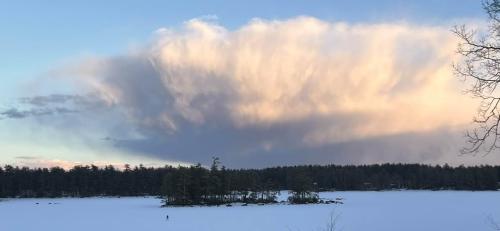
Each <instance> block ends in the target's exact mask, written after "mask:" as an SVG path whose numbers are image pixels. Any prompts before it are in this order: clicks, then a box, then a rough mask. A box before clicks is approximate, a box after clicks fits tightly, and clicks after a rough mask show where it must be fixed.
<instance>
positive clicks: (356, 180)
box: [0, 158, 500, 205]
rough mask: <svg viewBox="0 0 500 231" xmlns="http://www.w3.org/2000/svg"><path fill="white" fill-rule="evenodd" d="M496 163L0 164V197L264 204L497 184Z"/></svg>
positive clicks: (488, 187)
mask: <svg viewBox="0 0 500 231" xmlns="http://www.w3.org/2000/svg"><path fill="white" fill-rule="evenodd" d="M499 179H500V166H474V167H464V166H459V167H451V166H448V165H444V166H440V165H437V166H430V165H421V164H382V165H379V164H375V165H358V166H355V165H324V166H320V165H304V166H289V167H272V168H265V169H226V168H225V167H224V166H221V165H220V163H219V161H218V159H217V158H215V159H214V161H213V163H212V165H211V166H210V167H208V168H207V167H203V166H201V165H200V164H198V165H193V166H189V167H183V166H178V167H172V166H165V167H162V168H147V167H144V166H142V165H140V166H136V167H133V168H131V167H130V166H128V165H126V166H125V168H123V169H118V168H115V167H113V166H106V167H102V168H100V167H97V166H93V165H91V166H75V167H73V168H72V169H69V170H65V169H62V168H59V167H53V168H26V167H22V168H20V167H13V166H9V165H7V166H4V167H0V197H63V196H69V197H88V196H145V195H154V196H162V197H164V198H165V201H166V203H167V204H170V205H189V204H221V203H227V202H244V203H267V202H273V201H275V200H276V193H277V192H278V191H280V190H291V191H292V192H293V197H292V198H291V200H297V201H298V202H300V201H302V200H305V201H308V200H317V199H318V198H317V194H314V193H311V192H315V191H325V190H394V189H425V190H446V189H450V190H497V189H498V188H499V181H500V180H499Z"/></svg>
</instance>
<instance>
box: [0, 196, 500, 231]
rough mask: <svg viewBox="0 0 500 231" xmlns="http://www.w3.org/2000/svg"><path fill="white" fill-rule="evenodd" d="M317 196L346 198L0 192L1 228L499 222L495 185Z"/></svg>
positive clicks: (306, 230)
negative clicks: (210, 200)
mask: <svg viewBox="0 0 500 231" xmlns="http://www.w3.org/2000/svg"><path fill="white" fill-rule="evenodd" d="M285 196H286V195H282V196H281V197H282V198H283V197H285ZM321 197H322V198H337V197H342V198H344V200H343V201H344V204H343V205H333V204H323V205H265V206H258V205H251V206H233V207H224V206H221V207H189V208H186V207H185V208H161V207H160V200H159V199H156V198H140V197H135V198H84V199H70V198H63V199H4V200H2V201H0V230H6V231H17V230H19V231H31V230H50V231H59V230H60V231H70V230H71V231H79V230H82V231H83V230H85V231H87V230H119V231H128V230H141V231H142V230H144V231H149V230H151V231H155V230H173V231H182V230H192V231H201V230H214V231H227V230H238V231H245V230H272V231H279V230H283V231H290V230H291V231H318V230H323V228H324V227H325V225H326V223H327V221H328V219H329V216H330V214H331V213H332V211H335V213H336V214H337V215H339V218H338V224H337V225H338V226H340V228H341V230H345V231H350V230H353V231H361V230H363V231H366V230H384V231H389V230H398V231H400V230H418V231H421V230H454V231H459V230H467V231H471V230H493V229H492V226H491V224H490V222H489V220H488V217H493V218H496V219H497V220H499V221H500V192H457V191H438V192H431V191H388V192H328V193H321ZM36 203H38V204H36ZM167 214H168V215H169V218H170V219H169V220H168V221H167V220H166V215H167Z"/></svg>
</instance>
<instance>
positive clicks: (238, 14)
mask: <svg viewBox="0 0 500 231" xmlns="http://www.w3.org/2000/svg"><path fill="white" fill-rule="evenodd" d="M0 5H1V6H2V7H0V28H1V31H0V50H1V51H2V52H1V53H0V63H1V64H2V66H1V70H0V76H1V77H2V79H8V81H9V83H7V84H6V85H4V86H3V87H2V89H1V90H2V91H12V90H9V89H12V87H13V86H14V85H16V83H18V82H19V81H20V80H22V79H26V78H33V77H34V76H37V75H40V74H41V73H44V72H45V71H47V70H49V69H51V68H54V67H55V66H56V65H57V64H59V63H60V62H64V61H66V60H68V59H73V58H74V57H78V56H82V55H86V54H102V55H105V54H116V53H121V52H123V51H125V50H127V49H128V48H129V47H130V46H133V45H134V44H142V43H144V42H145V41H148V40H149V39H150V37H151V34H152V32H153V31H155V30H156V29H158V28H160V27H172V26H174V27H175V26H178V25H180V24H182V22H184V21H186V20H189V19H192V18H196V17H201V16H206V15H216V16H217V17H218V18H219V20H218V21H219V23H220V24H222V25H224V26H226V27H228V28H237V27H238V26H240V25H242V24H245V23H246V22H248V21H249V20H250V19H252V18H255V17H260V18H265V19H284V18H290V17H295V16H297V15H308V16H313V17H317V18H320V19H324V20H328V21H347V22H354V23H356V22H377V21H395V20H396V21H397V20H405V21H410V22H414V23H417V24H436V23H441V22H442V21H451V20H454V19H462V18H482V17H484V15H483V12H482V9H481V5H480V4H478V1H475V0H461V1H454V0H434V1H419V0H410V1H397V0H381V1H359V0H358V1H347V0H334V1H317V0H313V1H282V0H280V1H263V0H257V1H193V0H188V1H161V0H155V1H133V0H125V1H96V0H89V1H79V2H76V1H71V2H68V1H62V0H56V1H51V2H50V3H47V2H42V1H23V0H21V1H0ZM4 83H5V82H4Z"/></svg>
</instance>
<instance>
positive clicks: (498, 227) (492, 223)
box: [487, 215, 500, 230]
mask: <svg viewBox="0 0 500 231" xmlns="http://www.w3.org/2000/svg"><path fill="white" fill-rule="evenodd" d="M487 221H488V223H489V225H490V227H491V229H492V230H500V225H498V223H497V222H496V221H495V219H493V217H492V216H491V215H490V216H488V217H487Z"/></svg>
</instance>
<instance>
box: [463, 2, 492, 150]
mask: <svg viewBox="0 0 500 231" xmlns="http://www.w3.org/2000/svg"><path fill="white" fill-rule="evenodd" d="M483 6H484V9H485V11H486V13H487V15H488V18H489V25H488V29H487V30H486V31H485V32H483V31H482V32H481V33H479V32H478V31H476V30H473V29H470V28H468V27H466V26H465V25H462V26H456V27H455V28H454V30H453V32H454V33H455V34H456V35H457V36H458V38H459V39H460V40H461V43H460V44H459V47H458V53H459V54H460V55H461V56H462V58H463V59H462V61H460V62H458V63H456V64H455V65H454V69H455V73H456V75H457V76H459V77H460V78H462V79H464V80H465V81H470V82H471V83H472V84H471V87H470V88H469V89H468V90H467V92H468V93H469V94H471V95H472V96H473V97H476V98H479V99H480V100H481V103H480V105H479V109H478V113H477V115H476V117H475V118H474V122H475V124H476V126H475V128H473V129H472V130H470V131H468V132H467V134H466V135H467V142H468V146H467V147H465V148H464V149H463V150H462V152H463V153H473V154H475V153H478V152H483V151H484V152H485V153H486V154H488V153H490V152H492V151H493V150H495V149H497V148H499V147H500V143H499V141H500V140H499V137H500V127H499V124H500V110H499V109H500V108H499V103H500V91H499V89H498V84H499V83H500V1H499V0H486V1H484V2H483Z"/></svg>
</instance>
